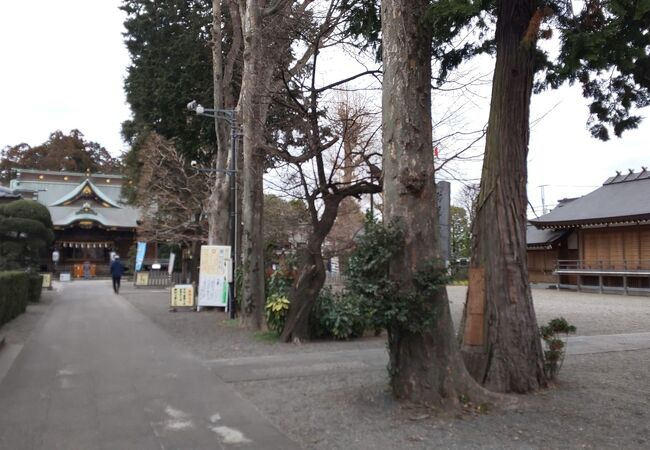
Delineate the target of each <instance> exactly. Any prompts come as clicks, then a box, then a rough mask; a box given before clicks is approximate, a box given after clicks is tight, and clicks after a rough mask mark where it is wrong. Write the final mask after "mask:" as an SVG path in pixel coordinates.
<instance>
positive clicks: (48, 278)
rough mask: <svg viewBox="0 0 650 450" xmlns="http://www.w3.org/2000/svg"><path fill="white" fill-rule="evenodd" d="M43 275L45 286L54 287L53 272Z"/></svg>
mask: <svg viewBox="0 0 650 450" xmlns="http://www.w3.org/2000/svg"><path fill="white" fill-rule="evenodd" d="M41 276H42V277H43V287H44V288H47V289H52V274H51V273H42V274H41Z"/></svg>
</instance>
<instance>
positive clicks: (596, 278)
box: [527, 167, 650, 294]
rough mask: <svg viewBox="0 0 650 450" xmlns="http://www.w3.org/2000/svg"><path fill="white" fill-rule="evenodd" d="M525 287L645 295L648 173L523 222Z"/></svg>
mask: <svg viewBox="0 0 650 450" xmlns="http://www.w3.org/2000/svg"><path fill="white" fill-rule="evenodd" d="M529 223H530V225H531V226H529V228H528V233H527V244H528V270H529V276H530V280H531V282H547V283H554V284H556V285H557V286H558V287H560V288H571V289H578V290H595V291H598V292H621V293H625V294H629V293H643V294H648V293H650V171H648V170H647V169H646V168H645V167H644V168H642V170H641V171H640V172H634V171H632V170H630V171H629V173H627V174H621V173H620V172H617V174H616V175H615V176H613V177H611V178H609V179H607V180H606V181H605V182H604V183H603V185H602V186H601V187H600V188H598V189H596V190H595V191H593V192H591V193H589V194H587V195H585V196H583V197H579V198H576V199H566V200H563V201H561V202H560V203H559V204H558V206H557V207H556V208H555V209H553V210H552V211H551V212H549V213H548V214H546V215H543V216H541V217H539V218H537V219H533V220H530V221H529Z"/></svg>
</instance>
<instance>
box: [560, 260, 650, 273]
mask: <svg viewBox="0 0 650 450" xmlns="http://www.w3.org/2000/svg"><path fill="white" fill-rule="evenodd" d="M555 270H556V271H594V272H606V271H625V272H635V271H638V272H647V271H650V260H648V259H620V260H616V259H598V260H595V259H589V260H582V259H564V260H562V259H559V260H558V261H557V265H556V267H555Z"/></svg>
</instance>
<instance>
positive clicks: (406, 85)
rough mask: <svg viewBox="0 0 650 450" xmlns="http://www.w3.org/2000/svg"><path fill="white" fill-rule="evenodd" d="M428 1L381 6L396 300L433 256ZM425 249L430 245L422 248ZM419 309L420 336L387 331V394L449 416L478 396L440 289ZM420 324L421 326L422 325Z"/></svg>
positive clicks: (387, 197) (400, 0) (398, 0)
mask: <svg viewBox="0 0 650 450" xmlns="http://www.w3.org/2000/svg"><path fill="white" fill-rule="evenodd" d="M428 6H429V1H428V0H415V1H413V0H411V1H408V0H383V1H382V5H381V21H382V34H383V42H382V55H383V62H384V81H383V88H382V92H383V96H382V105H383V119H382V124H383V155H384V156H383V170H384V201H385V203H384V211H383V212H384V219H385V220H386V221H387V222H389V223H390V222H396V223H398V224H399V225H400V226H401V227H402V229H403V233H404V238H405V241H404V245H403V250H402V252H400V254H399V255H398V256H397V257H396V258H395V259H394V260H393V261H392V262H391V264H390V277H391V279H392V280H393V281H394V282H396V283H399V285H400V287H401V292H400V295H408V292H409V291H412V290H413V289H414V279H415V277H416V274H418V273H421V272H425V271H428V270H431V266H430V264H431V263H432V262H433V261H434V260H435V259H436V257H437V256H438V255H437V249H438V245H437V243H438V238H439V236H438V233H439V231H438V218H437V215H436V191H435V189H436V188H435V183H434V173H433V172H434V170H433V167H434V166H433V147H432V139H431V45H430V44H431V38H432V36H431V29H430V28H429V27H428V26H427V25H426V23H425V22H423V21H422V17H423V16H424V15H425V14H426V12H427V9H428ZM423 242H427V243H429V245H422V243H423ZM423 301H424V302H425V305H426V306H427V309H428V310H430V311H432V316H433V317H432V318H431V320H428V321H427V322H426V326H425V327H424V328H423V329H422V330H420V331H417V332H416V331H413V330H412V329H409V328H407V327H400V326H394V327H389V330H388V333H389V336H388V349H389V353H390V370H391V373H392V374H393V375H392V389H393V393H394V395H395V396H396V397H397V398H400V399H403V400H406V401H410V402H414V403H422V404H426V405H431V406H436V407H443V408H453V407H455V406H456V405H458V402H459V400H458V399H459V397H460V396H461V395H469V396H470V397H474V396H475V395H480V392H481V391H480V388H479V387H478V385H477V384H476V383H475V382H474V380H472V378H471V377H470V376H469V374H468V373H467V372H466V371H465V367H464V365H463V361H462V358H461V355H460V352H459V350H458V344H457V342H456V339H455V337H454V331H453V324H452V321H451V315H450V312H449V301H448V299H447V293H446V291H445V289H444V287H442V288H439V289H436V290H435V291H434V292H431V293H430V295H428V296H427V298H424V299H423ZM423 319H424V318H423Z"/></svg>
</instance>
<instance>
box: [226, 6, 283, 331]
mask: <svg viewBox="0 0 650 450" xmlns="http://www.w3.org/2000/svg"><path fill="white" fill-rule="evenodd" d="M267 3H269V5H268V6H269V9H268V10H267V9H266V7H267ZM289 3H290V2H289V1H285V0H278V1H276V2H267V1H266V0H245V1H244V2H242V8H241V10H242V24H243V26H242V29H243V30H244V31H243V37H244V65H243V74H242V86H241V92H240V97H239V105H238V107H239V112H240V117H241V123H242V126H243V130H244V137H243V149H242V150H243V152H242V153H243V167H242V218H243V231H242V249H241V250H242V254H241V258H242V267H243V270H242V293H241V297H240V304H241V305H242V309H243V312H244V322H245V324H246V325H247V326H250V327H252V328H256V329H259V328H261V327H262V324H263V309H264V300H265V297H264V243H263V231H262V230H263V227H262V217H263V208H264V192H263V173H264V162H265V151H264V145H265V143H266V142H265V125H266V120H267V115H268V110H269V105H270V98H271V80H272V75H273V73H274V69H275V66H274V64H273V57H274V56H276V57H277V56H278V54H277V53H276V51H277V50H278V46H277V45H276V46H275V48H274V46H272V45H266V44H265V43H275V44H278V40H277V39H274V35H273V33H279V26H280V24H281V22H282V18H283V16H284V12H285V10H286V9H287V7H288V6H289ZM276 37H277V35H276Z"/></svg>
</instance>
